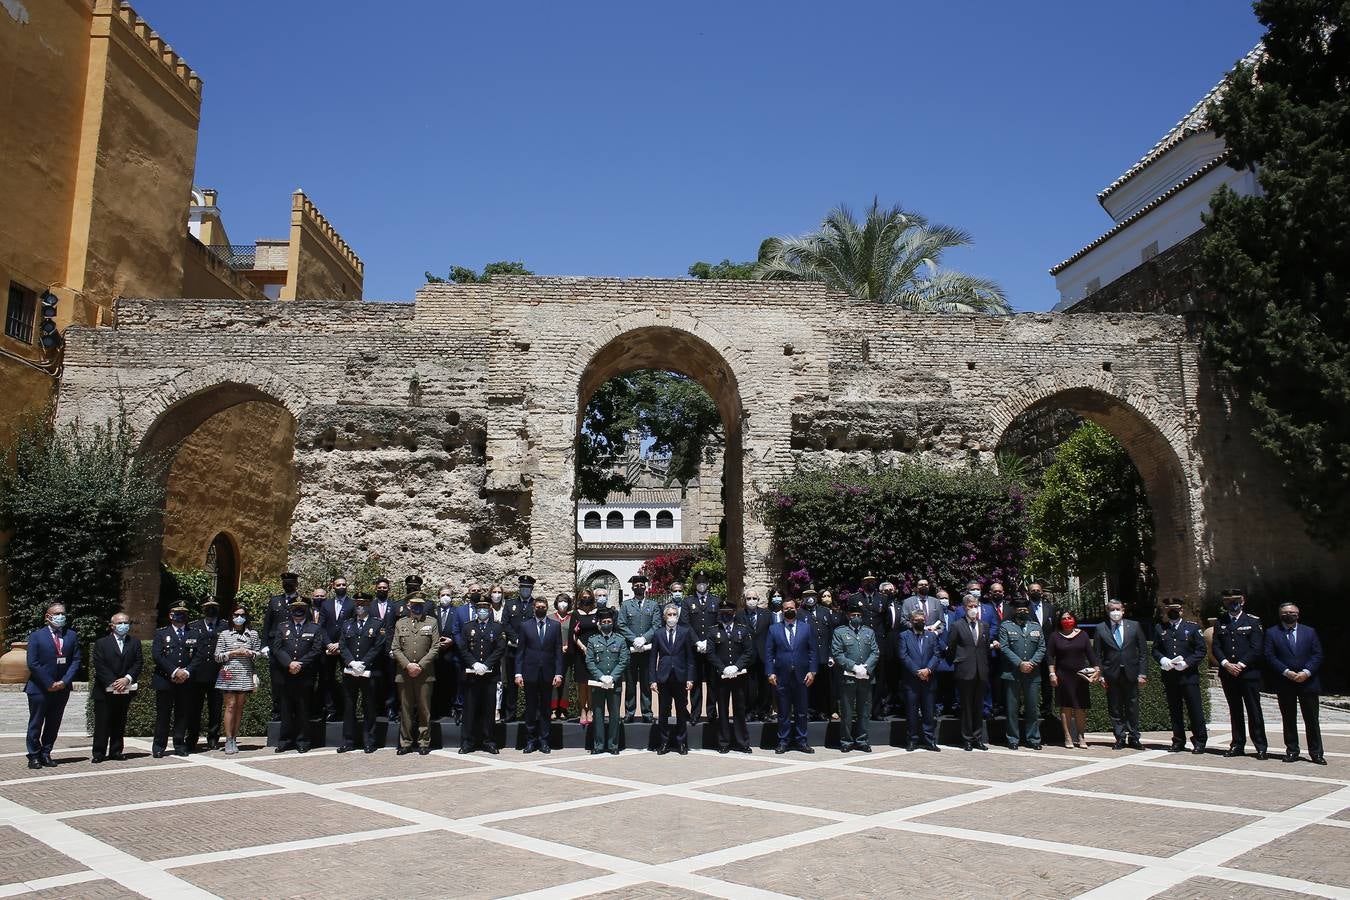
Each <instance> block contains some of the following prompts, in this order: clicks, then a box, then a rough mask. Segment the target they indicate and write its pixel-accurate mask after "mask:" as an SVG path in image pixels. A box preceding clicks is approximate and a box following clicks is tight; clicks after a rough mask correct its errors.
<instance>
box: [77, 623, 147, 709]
mask: <svg viewBox="0 0 1350 900" xmlns="http://www.w3.org/2000/svg"><path fill="white" fill-rule="evenodd" d="M142 664H143V660H142V657H141V642H140V641H138V640H137V639H136V638H134V637H132V636H131V635H127V636H126V637H124V638H122V652H120V653H119V652H118V651H117V638H116V637H115V636H114V635H111V634H105V635H104V636H103V637H101V638H99V639H98V640H96V641H94V683H93V684H92V685H90V687H89V690H90V692H91V693H92V694H93V695H94V702H95V703H100V702H102V701H104V700H106V699H108V685H110V684H112V683H113V682H114V681H116V680H117V679H119V678H121V677H122V676H123V675H130V676H131V681H132V683H133V684H134V683H135V682H136V680H137V679H138V678H140V677H141V665H142ZM132 696H134V695H132Z"/></svg>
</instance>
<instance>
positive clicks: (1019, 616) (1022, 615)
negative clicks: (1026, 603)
mask: <svg viewBox="0 0 1350 900" xmlns="http://www.w3.org/2000/svg"><path fill="white" fill-rule="evenodd" d="M1013 618H1014V619H1016V620H1017V624H1019V625H1020V624H1022V623H1023V622H1025V621H1026V620H1027V611H1026V610H1025V609H1019V610H1017V612H1015V613H1013Z"/></svg>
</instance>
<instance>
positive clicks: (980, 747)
mask: <svg viewBox="0 0 1350 900" xmlns="http://www.w3.org/2000/svg"><path fill="white" fill-rule="evenodd" d="M975 749H976V750H988V749H989V745H988V744H986V743H985V742H984V741H976V742H975Z"/></svg>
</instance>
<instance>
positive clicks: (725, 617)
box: [718, 609, 736, 622]
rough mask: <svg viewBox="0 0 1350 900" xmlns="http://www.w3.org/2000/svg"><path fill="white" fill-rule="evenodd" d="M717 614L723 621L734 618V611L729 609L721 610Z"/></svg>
mask: <svg viewBox="0 0 1350 900" xmlns="http://www.w3.org/2000/svg"><path fill="white" fill-rule="evenodd" d="M718 615H719V616H720V617H721V619H722V621H723V622H730V621H732V620H733V619H735V618H736V613H735V612H733V611H732V610H729V609H724V610H722V611H721V612H720V613H718Z"/></svg>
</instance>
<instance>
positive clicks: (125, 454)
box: [0, 417, 164, 640]
mask: <svg viewBox="0 0 1350 900" xmlns="http://www.w3.org/2000/svg"><path fill="white" fill-rule="evenodd" d="M3 455H4V457H5V461H6V463H7V465H5V466H4V467H3V471H0V530H3V531H9V532H11V535H10V539H9V541H8V543H6V545H5V547H4V555H3V557H0V566H3V568H4V570H5V574H6V576H7V580H8V583H9V595H10V605H9V621H8V622H7V623H6V628H5V630H6V634H7V636H8V637H9V638H10V639H11V640H14V639H18V638H21V637H23V636H25V635H26V634H27V633H28V632H29V631H30V630H31V629H33V628H36V627H37V626H38V625H39V624H41V622H42V617H43V612H44V610H45V609H46V607H47V605H48V604H50V603H53V602H58V601H59V602H61V603H64V604H65V606H66V611H67V614H68V615H69V617H70V623H71V624H72V625H73V626H74V628H75V629H76V630H77V631H78V632H79V633H80V635H81V636H82V637H85V638H93V637H97V636H98V635H101V634H103V633H104V631H105V630H106V628H107V624H108V618H109V617H110V616H111V615H112V614H113V613H114V612H116V611H117V610H118V609H119V608H121V597H120V589H121V582H122V570H123V569H124V568H125V567H126V566H127V565H129V564H130V563H132V562H133V561H135V559H136V554H137V552H138V551H139V550H140V548H141V543H142V541H143V540H144V538H145V534H146V527H147V525H148V524H149V523H150V522H152V521H153V514H154V513H155V512H156V511H157V510H158V509H160V508H161V504H162V503H163V491H162V489H161V487H160V481H159V479H158V478H157V477H156V475H157V473H158V471H159V469H158V467H159V466H161V465H163V464H164V461H163V460H159V459H150V460H146V459H141V458H138V457H137V456H136V453H135V444H134V441H133V439H132V436H131V430H130V428H129V427H128V426H127V423H126V421H125V419H118V420H109V421H107V422H106V423H104V424H101V425H92V426H91V425H76V424H71V425H68V426H65V427H62V428H56V429H52V428H49V427H48V425H47V424H46V421H45V419H44V418H41V417H35V418H32V419H30V420H29V421H27V422H26V423H24V424H23V425H22V426H21V427H20V428H19V430H18V432H17V434H16V436H15V438H14V442H13V444H12V445H11V446H10V447H9V448H8V452H6V453H4V454H3Z"/></svg>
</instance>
